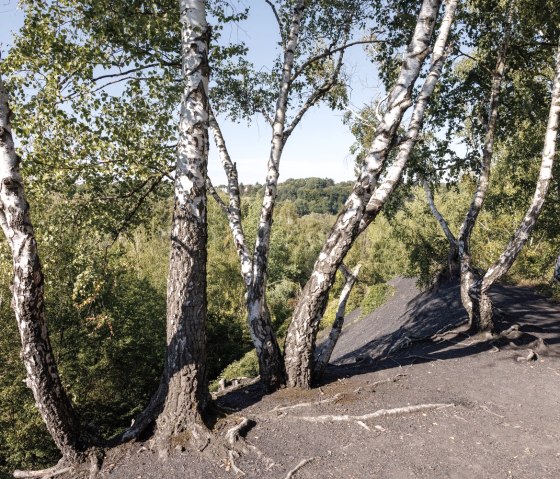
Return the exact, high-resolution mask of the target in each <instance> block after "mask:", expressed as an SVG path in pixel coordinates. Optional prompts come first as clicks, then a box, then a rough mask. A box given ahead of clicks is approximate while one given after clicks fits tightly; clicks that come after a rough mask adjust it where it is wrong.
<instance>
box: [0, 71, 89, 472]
mask: <svg viewBox="0 0 560 479" xmlns="http://www.w3.org/2000/svg"><path fill="white" fill-rule="evenodd" d="M10 115H11V111H10V109H9V106H8V95H7V92H6V90H5V88H4V84H3V82H2V79H1V78H0V223H1V225H2V229H3V231H4V234H5V235H6V238H7V240H8V243H9V245H10V249H11V251H12V259H13V268H14V277H13V284H12V308H13V310H14V313H15V316H16V321H17V325H18V328H19V333H20V336H21V346H22V348H21V357H22V359H23V363H24V365H25V370H26V372H27V379H26V381H25V383H26V384H27V386H28V387H29V388H30V389H31V391H32V392H33V397H34V398H35V403H36V405H37V408H38V409H39V412H40V414H41V417H42V418H43V421H44V422H45V424H46V426H47V430H48V431H49V433H50V435H51V437H52V438H53V440H54V442H55V444H56V446H57V447H58V449H59V450H60V452H61V453H62V455H63V461H64V460H66V461H69V462H81V460H83V458H84V451H85V446H86V444H84V443H83V442H82V438H81V434H80V423H79V420H78V416H77V414H76V412H75V411H74V408H73V407H72V404H71V403H70V400H69V398H68V395H67V394H66V392H65V390H64V387H63V385H62V382H61V380H60V377H59V374H58V370H57V367H56V363H55V359H54V355H53V352H52V349H51V344H50V341H49V334H48V331H47V324H46V321H45V303H44V282H43V273H42V270H41V262H40V261H39V254H38V251H37V243H36V241H35V237H34V233H33V226H32V224H31V218H30V216H29V204H28V203H27V201H26V199H25V194H24V190H23V180H22V177H21V174H20V168H19V165H20V158H19V157H18V156H17V155H16V153H15V150H14V141H13V138H12V130H11V125H10Z"/></svg>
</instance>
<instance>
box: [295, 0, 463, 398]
mask: <svg viewBox="0 0 560 479" xmlns="http://www.w3.org/2000/svg"><path fill="white" fill-rule="evenodd" d="M440 5H441V2H439V1H428V0H426V1H424V2H423V4H422V7H421V9H420V12H419V14H418V20H417V24H416V28H415V31H414V34H413V36H412V40H411V42H410V44H409V47H408V50H407V53H406V55H405V58H404V60H403V63H402V66H401V69H400V73H399V76H398V78H397V80H396V82H395V86H394V87H393V88H392V90H391V91H390V93H389V96H388V100H387V107H386V111H385V113H384V114H383V117H382V119H381V121H380V123H379V125H378V127H377V129H376V131H375V134H374V137H373V141H372V145H371V147H370V149H369V153H368V155H367V157H366V158H365V161H364V166H363V167H362V169H361V172H360V175H359V177H358V180H357V181H356V183H355V185H354V188H353V191H352V193H351V195H350V197H349V198H348V200H347V202H346V204H345V206H344V208H343V210H342V212H341V213H340V214H339V216H338V218H337V220H336V222H335V224H334V226H333V228H332V230H331V233H330V234H329V237H328V238H327V240H326V242H325V244H324V246H323V249H322V251H321V253H320V255H319V258H318V259H317V262H316V263H315V266H314V271H313V273H312V275H311V278H310V279H309V281H308V283H307V284H306V285H305V288H304V289H303V292H302V295H301V299H300V301H299V303H298V304H297V306H296V309H295V311H294V315H293V319H292V323H291V324H290V327H289V330H288V335H287V339H286V357H285V361H286V370H287V374H288V384H289V385H290V386H292V387H293V386H299V387H305V388H308V387H310V385H311V381H312V378H313V351H314V343H315V338H316V334H317V330H318V325H319V322H320V320H321V318H322V316H323V313H324V310H325V307H326V304H327V300H328V293H329V290H330V288H331V287H332V284H333V281H334V277H335V274H336V271H337V269H338V267H339V266H340V264H341V262H342V261H343V259H344V257H345V256H346V254H347V253H348V251H349V249H350V247H351V246H352V244H353V242H354V240H355V239H356V238H357V237H358V235H359V234H360V233H362V232H363V231H364V230H365V229H366V228H367V226H368V225H369V224H370V223H371V222H372V221H373V220H374V219H375V217H376V216H377V214H378V213H379V211H380V210H381V208H382V207H383V205H384V204H385V202H386V201H387V199H388V198H389V196H390V195H391V193H392V192H393V191H394V189H395V187H396V185H397V182H398V181H399V179H400V177H401V175H402V172H403V169H404V167H405V166H406V162H407V160H408V158H409V156H410V153H411V151H412V149H413V147H414V145H415V143H416V141H417V139H418V135H419V133H420V131H421V128H422V122H423V117H424V112H425V109H426V106H427V104H428V101H429V99H430V97H431V95H432V93H433V90H434V88H435V85H436V83H437V80H438V78H439V76H440V74H441V70H442V68H443V64H444V62H445V59H446V56H447V54H448V45H447V39H448V35H449V31H450V29H451V25H452V22H453V16H454V12H455V9H456V6H457V2H456V1H453V0H451V1H448V2H446V7H447V8H446V12H445V16H444V19H443V20H442V24H441V27H440V32H439V35H438V37H437V39H436V42H435V44H434V47H433V54H432V62H431V65H430V68H429V72H428V75H427V77H426V80H425V81H424V84H423V85H422V88H421V90H420V93H419V95H418V98H417V100H416V104H415V106H414V109H413V113H412V117H411V120H410V122H409V124H408V126H407V128H406V133H405V135H404V137H403V138H402V139H401V140H400V141H399V139H398V138H397V136H398V129H399V126H400V124H401V121H402V119H403V116H404V114H405V112H406V111H407V110H408V109H409V108H410V106H411V105H412V103H413V100H412V90H413V88H414V85H415V83H416V81H417V79H418V77H419V75H420V71H421V69H422V66H423V63H424V60H425V58H426V57H427V56H428V54H429V53H430V40H431V36H432V32H433V30H434V27H435V23H436V18H437V15H438V11H439V8H440ZM397 143H400V145H399V150H398V153H397V156H396V158H395V160H394V162H393V164H392V165H391V166H390V167H389V168H388V169H387V170H386V172H385V175H384V178H383V179H382V180H381V181H380V174H381V173H382V171H383V168H384V167H386V162H387V158H388V154H389V152H390V151H391V150H392V149H393V148H394V147H395V144H397ZM379 181H380V182H379ZM378 182H379V184H378Z"/></svg>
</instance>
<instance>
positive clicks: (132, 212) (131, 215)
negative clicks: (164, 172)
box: [110, 176, 163, 246]
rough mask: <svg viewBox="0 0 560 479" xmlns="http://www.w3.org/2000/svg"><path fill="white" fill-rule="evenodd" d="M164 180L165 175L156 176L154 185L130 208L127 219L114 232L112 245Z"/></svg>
mask: <svg viewBox="0 0 560 479" xmlns="http://www.w3.org/2000/svg"><path fill="white" fill-rule="evenodd" d="M162 180H163V176H159V177H158V178H156V179H155V181H154V182H153V183H152V185H151V186H150V187H149V188H148V189H147V190H146V191H145V192H144V193H143V194H142V195H141V196H140V198H138V201H137V202H136V204H135V205H134V207H133V208H132V210H130V212H129V213H128V214H127V215H126V217H125V219H124V220H123V222H122V223H121V226H119V228H118V229H117V230H116V231H115V232H114V233H113V241H112V242H111V245H110V246H112V245H114V244H115V242H116V241H117V239H118V238H119V236H120V235H121V234H122V232H123V231H124V230H125V229H126V228H128V226H129V222H130V221H131V220H132V218H134V216H135V215H136V213H137V212H138V210H139V209H140V208H141V207H142V205H143V204H144V202H145V201H146V198H148V196H149V195H150V194H151V193H152V192H153V191H154V190H155V189H156V187H157V186H158V185H159V184H160V183H161V182H162Z"/></svg>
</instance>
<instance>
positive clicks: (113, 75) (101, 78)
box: [91, 63, 159, 82]
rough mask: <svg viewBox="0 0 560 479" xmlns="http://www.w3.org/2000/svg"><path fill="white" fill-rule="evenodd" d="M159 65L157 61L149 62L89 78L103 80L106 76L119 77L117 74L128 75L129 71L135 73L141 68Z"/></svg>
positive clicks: (95, 80)
mask: <svg viewBox="0 0 560 479" xmlns="http://www.w3.org/2000/svg"><path fill="white" fill-rule="evenodd" d="M158 65H159V63H150V64H148V65H144V66H141V67H136V68H131V69H130V70H126V71H120V72H118V73H107V74H105V75H100V76H98V77H93V78H92V79H91V81H94V82H97V81H99V80H105V79H106V78H115V77H119V76H124V75H130V74H131V73H136V72H139V71H142V70H147V69H148V68H154V67H157V66H158Z"/></svg>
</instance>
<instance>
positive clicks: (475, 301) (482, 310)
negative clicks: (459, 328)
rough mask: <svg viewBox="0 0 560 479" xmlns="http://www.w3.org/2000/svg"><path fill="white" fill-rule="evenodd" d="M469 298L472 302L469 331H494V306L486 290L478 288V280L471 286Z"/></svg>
mask: <svg viewBox="0 0 560 479" xmlns="http://www.w3.org/2000/svg"><path fill="white" fill-rule="evenodd" d="M470 300H471V304H472V309H471V310H472V314H471V316H470V320H471V324H470V328H469V333H471V334H478V333H493V332H494V320H493V316H494V307H493V305H492V300H491V299H490V296H489V295H488V291H487V290H483V289H482V288H480V282H479V283H478V284H477V285H475V286H473V287H471V290H470Z"/></svg>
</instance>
